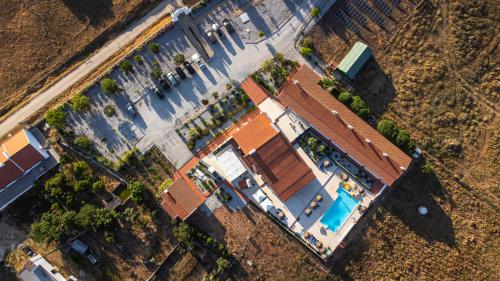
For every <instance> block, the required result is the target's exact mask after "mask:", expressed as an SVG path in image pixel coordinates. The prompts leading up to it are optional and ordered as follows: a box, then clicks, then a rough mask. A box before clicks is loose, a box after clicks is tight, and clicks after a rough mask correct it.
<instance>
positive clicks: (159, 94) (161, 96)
mask: <svg viewBox="0 0 500 281" xmlns="http://www.w3.org/2000/svg"><path fill="white" fill-rule="evenodd" d="M152 91H153V93H155V95H156V96H157V97H158V98H159V99H161V100H162V99H164V98H165V95H164V94H163V93H162V92H161V91H160V90H159V89H158V88H156V87H153V89H152Z"/></svg>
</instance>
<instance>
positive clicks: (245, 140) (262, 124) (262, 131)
mask: <svg viewBox="0 0 500 281" xmlns="http://www.w3.org/2000/svg"><path fill="white" fill-rule="evenodd" d="M276 134H278V131H276V130H275V129H274V128H273V127H272V126H271V120H269V118H267V117H266V115H265V114H264V113H261V114H260V115H258V116H257V117H255V118H253V119H252V120H250V121H249V122H248V123H247V124H244V125H243V126H242V127H241V128H240V129H239V130H238V131H237V132H236V133H234V135H233V138H234V140H235V141H236V143H237V144H238V146H239V147H240V149H241V150H242V151H243V153H245V154H249V153H250V151H252V150H254V149H257V148H259V147H261V146H262V145H263V144H265V143H266V142H267V141H269V140H270V139H271V138H273V137H274V136H275V135H276Z"/></svg>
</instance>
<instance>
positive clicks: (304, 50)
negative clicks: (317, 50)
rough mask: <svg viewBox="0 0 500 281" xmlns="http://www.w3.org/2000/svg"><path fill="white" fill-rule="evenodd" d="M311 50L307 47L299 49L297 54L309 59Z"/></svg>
mask: <svg viewBox="0 0 500 281" xmlns="http://www.w3.org/2000/svg"><path fill="white" fill-rule="evenodd" d="M312 52H313V50H312V49H311V48H308V47H300V49H299V53H300V54H301V55H303V56H304V57H308V58H309V57H311V55H312Z"/></svg>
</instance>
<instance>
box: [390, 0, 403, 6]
mask: <svg viewBox="0 0 500 281" xmlns="http://www.w3.org/2000/svg"><path fill="white" fill-rule="evenodd" d="M391 4H392V6H394V7H397V6H399V4H401V0H392V1H391Z"/></svg>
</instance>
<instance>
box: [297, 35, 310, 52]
mask: <svg viewBox="0 0 500 281" xmlns="http://www.w3.org/2000/svg"><path fill="white" fill-rule="evenodd" d="M300 46H301V47H305V48H311V49H312V47H313V40H312V38H311V37H310V36H306V37H304V38H303V39H302V41H300Z"/></svg>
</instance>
